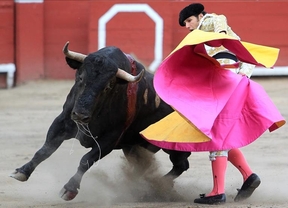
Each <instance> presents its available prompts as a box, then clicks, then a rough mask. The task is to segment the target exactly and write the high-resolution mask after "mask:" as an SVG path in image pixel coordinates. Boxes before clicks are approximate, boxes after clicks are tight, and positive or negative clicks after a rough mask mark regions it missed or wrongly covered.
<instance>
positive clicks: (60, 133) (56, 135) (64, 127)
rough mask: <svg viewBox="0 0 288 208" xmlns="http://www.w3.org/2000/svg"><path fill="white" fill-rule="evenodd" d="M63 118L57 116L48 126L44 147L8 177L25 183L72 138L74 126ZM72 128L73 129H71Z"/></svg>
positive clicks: (74, 131)
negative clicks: (66, 140) (36, 169)
mask: <svg viewBox="0 0 288 208" xmlns="http://www.w3.org/2000/svg"><path fill="white" fill-rule="evenodd" d="M69 122H70V123H68V122H67V121H66V120H65V119H63V116H62V117H61V115H60V116H58V117H57V118H56V119H55V120H54V122H53V123H52V125H51V126H50V128H49V130H48V133H47V136H46V141H45V143H44V145H43V146H42V147H41V148H40V149H39V150H38V151H37V152H36V153H35V154H34V156H33V158H32V159H31V160H30V161H29V162H28V163H26V164H25V165H23V166H22V167H20V168H17V169H16V170H15V171H14V172H13V173H12V174H11V175H10V176H11V177H12V178H15V179H17V180H19V181H27V180H28V178H29V177H30V175H31V174H32V172H33V171H34V170H35V168H36V167H37V166H38V165H39V164H40V163H41V162H42V161H44V160H46V159H47V158H48V157H50V156H51V155H52V154H53V153H54V152H55V151H56V150H57V149H58V147H59V146H60V145H61V144H62V142H63V141H64V140H65V139H69V138H72V137H73V136H75V133H76V130H75V129H76V125H75V124H74V122H72V121H71V120H69ZM73 127H74V128H73Z"/></svg>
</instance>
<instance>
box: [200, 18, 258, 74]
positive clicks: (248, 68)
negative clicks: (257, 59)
mask: <svg viewBox="0 0 288 208" xmlns="http://www.w3.org/2000/svg"><path fill="white" fill-rule="evenodd" d="M197 29H199V30H202V31H205V32H216V33H220V32H225V33H226V34H227V35H229V36H232V37H235V38H237V39H238V40H240V37H239V36H238V35H237V34H236V33H235V32H234V31H233V30H232V29H231V27H230V26H229V25H228V23H227V18H226V17H225V16H224V15H217V14H214V13H212V14H206V15H204V16H203V18H202V19H201V20H200V23H199V26H198V27H197ZM205 48H206V50H207V53H208V54H209V55H210V56H211V57H213V56H215V55H216V54H218V53H220V52H228V53H231V52H229V51H228V50H227V49H226V48H225V47H224V46H220V47H208V46H205ZM217 60H218V61H219V62H220V63H221V64H222V65H227V64H231V61H232V60H231V59H225V58H223V59H217ZM232 63H233V61H232ZM224 68H225V67H224ZM254 68H255V65H252V64H247V63H244V62H240V64H239V67H235V68H234V69H233V68H229V69H230V70H232V71H233V72H235V73H240V74H242V75H246V76H247V77H250V76H251V75H252V72H253V70H254Z"/></svg>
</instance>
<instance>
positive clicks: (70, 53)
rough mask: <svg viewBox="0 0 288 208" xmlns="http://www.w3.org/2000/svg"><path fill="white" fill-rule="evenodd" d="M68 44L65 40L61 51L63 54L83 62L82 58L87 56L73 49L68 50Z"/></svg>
mask: <svg viewBox="0 0 288 208" xmlns="http://www.w3.org/2000/svg"><path fill="white" fill-rule="evenodd" d="M68 45H69V41H67V42H66V44H65V45H64V47H63V53H64V54H65V56H66V57H67V58H70V59H73V60H75V61H79V62H81V63H83V62H84V59H85V58H86V57H87V56H86V55H84V54H82V53H77V52H74V51H69V49H68Z"/></svg>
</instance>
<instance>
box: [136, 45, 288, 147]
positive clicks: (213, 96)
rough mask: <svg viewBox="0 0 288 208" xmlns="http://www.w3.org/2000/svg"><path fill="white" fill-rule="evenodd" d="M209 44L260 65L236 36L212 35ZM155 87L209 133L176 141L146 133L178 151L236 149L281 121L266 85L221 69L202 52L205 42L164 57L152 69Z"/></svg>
mask: <svg viewBox="0 0 288 208" xmlns="http://www.w3.org/2000/svg"><path fill="white" fill-rule="evenodd" d="M206 44H207V42H206ZM209 45H211V46H220V45H224V46H225V47H226V48H227V49H229V50H230V51H232V52H233V53H235V54H236V55H237V57H238V58H239V59H240V60H241V61H245V62H248V63H252V64H255V65H261V64H259V63H258V62H257V61H256V60H255V59H254V58H253V57H252V56H251V54H250V53H249V52H248V51H247V50H246V49H245V48H244V47H243V46H242V45H241V43H240V41H236V40H216V41H210V42H209ZM154 87H155V89H156V92H157V93H158V95H159V96H160V97H161V98H162V99H163V100H164V101H165V102H166V103H168V104H169V105H171V106H172V107H173V108H174V109H175V110H177V111H178V112H179V113H181V114H182V115H183V116H185V117H186V118H187V119H188V120H189V121H190V122H192V123H193V124H194V125H195V126H196V127H197V128H198V129H199V130H200V131H202V132H203V133H204V134H205V135H207V136H208V137H209V138H211V140H210V141H208V142H201V143H187V142H181V138H175V142H166V141H155V140H153V138H146V139H147V140H148V141H149V142H150V143H152V144H154V145H156V146H159V147H161V148H166V149H173V150H180V151H217V150H228V149H232V148H239V147H243V146H245V145H248V144H250V143H251V142H253V141H255V140H256V139H257V138H258V137H259V136H260V135H262V134H263V133H264V132H265V131H266V130H267V129H269V130H270V131H273V130H275V129H277V128H279V127H280V126H282V125H284V124H285V121H284V119H283V117H282V116H281V114H280V113H279V111H278V110H277V108H276V107H275V105H274V104H273V102H272V101H271V99H270V98H269V97H268V95H267V93H266V92H265V90H264V89H263V88H262V87H261V86H260V85H259V84H257V83H256V82H254V81H252V80H250V79H248V78H247V77H246V76H241V75H239V74H235V73H233V72H231V71H230V70H225V69H223V68H222V67H221V66H220V65H219V63H218V62H217V61H215V60H214V59H212V58H210V57H209V56H208V55H207V54H206V52H205V50H204V43H202V44H197V45H188V46H184V47H182V48H181V49H179V50H177V51H175V52H174V53H172V54H171V55H170V56H168V57H167V58H166V59H165V60H164V61H163V62H162V64H161V65H160V66H159V68H158V70H157V71H156V74H155V77H154ZM148 128H149V127H148ZM142 136H144V137H145V135H142ZM177 140H179V142H178V141H177Z"/></svg>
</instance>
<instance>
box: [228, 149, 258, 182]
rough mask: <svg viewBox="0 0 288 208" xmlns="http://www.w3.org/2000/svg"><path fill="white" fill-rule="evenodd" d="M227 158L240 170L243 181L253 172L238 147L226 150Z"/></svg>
mask: <svg viewBox="0 0 288 208" xmlns="http://www.w3.org/2000/svg"><path fill="white" fill-rule="evenodd" d="M228 160H229V161H230V162H231V163H232V164H233V165H234V166H235V167H236V168H237V169H238V170H239V171H240V173H241V174H242V176H243V180H244V181H245V180H246V179H247V178H248V177H249V176H250V175H251V174H252V173H253V172H252V170H251V168H250V167H249V165H248V163H247V161H246V159H245V157H244V155H243V153H242V152H241V151H240V150H239V149H231V150H230V151H229V152H228Z"/></svg>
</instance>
